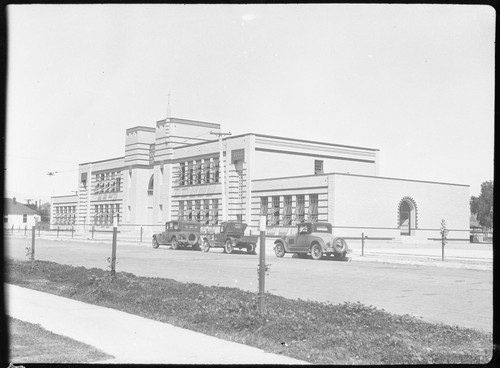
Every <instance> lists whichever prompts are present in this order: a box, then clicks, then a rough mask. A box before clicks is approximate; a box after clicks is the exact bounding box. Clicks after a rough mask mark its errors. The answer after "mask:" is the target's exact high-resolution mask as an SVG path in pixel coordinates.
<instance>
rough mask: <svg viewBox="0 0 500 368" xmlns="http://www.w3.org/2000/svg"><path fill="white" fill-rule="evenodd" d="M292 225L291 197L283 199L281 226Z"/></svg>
mask: <svg viewBox="0 0 500 368" xmlns="http://www.w3.org/2000/svg"><path fill="white" fill-rule="evenodd" d="M291 223H292V196H290V195H287V196H285V197H284V207H283V225H291Z"/></svg>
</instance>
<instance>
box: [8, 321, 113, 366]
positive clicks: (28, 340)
mask: <svg viewBox="0 0 500 368" xmlns="http://www.w3.org/2000/svg"><path fill="white" fill-rule="evenodd" d="M8 323H9V336H10V346H9V350H10V361H11V362H12V363H14V364H18V363H22V364H25V363H91V362H96V361H99V360H106V359H111V358H112V356H110V355H107V354H105V353H103V352H101V351H99V350H97V349H96V348H94V347H92V346H89V345H86V344H84V343H81V342H79V341H75V340H73V339H70V338H68V337H65V336H61V335H56V334H54V333H52V332H50V331H47V330H45V329H43V328H42V327H40V325H35V324H32V323H28V322H23V321H20V320H18V319H15V318H9V319H8Z"/></svg>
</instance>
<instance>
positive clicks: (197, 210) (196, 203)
mask: <svg viewBox="0 0 500 368" xmlns="http://www.w3.org/2000/svg"><path fill="white" fill-rule="evenodd" d="M200 202H201V201H200V200H199V199H197V200H196V201H194V213H195V219H196V221H198V222H201V203H200Z"/></svg>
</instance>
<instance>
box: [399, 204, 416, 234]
mask: <svg viewBox="0 0 500 368" xmlns="http://www.w3.org/2000/svg"><path fill="white" fill-rule="evenodd" d="M416 213H417V206H416V205H415V202H414V201H413V200H412V199H411V198H408V197H405V198H403V199H402V200H401V202H399V210H398V218H399V229H400V232H401V235H412V229H413V230H415V229H416V228H417V214H416Z"/></svg>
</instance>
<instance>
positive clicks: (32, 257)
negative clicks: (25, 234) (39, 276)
mask: <svg viewBox="0 0 500 368" xmlns="http://www.w3.org/2000/svg"><path fill="white" fill-rule="evenodd" d="M34 266H35V226H33V227H32V228H31V267H32V268H33V267H34Z"/></svg>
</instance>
